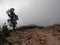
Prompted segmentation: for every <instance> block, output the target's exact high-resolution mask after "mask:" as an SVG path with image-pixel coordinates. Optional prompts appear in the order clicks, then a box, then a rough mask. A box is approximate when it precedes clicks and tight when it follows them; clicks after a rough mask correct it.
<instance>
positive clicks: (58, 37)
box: [7, 25, 60, 45]
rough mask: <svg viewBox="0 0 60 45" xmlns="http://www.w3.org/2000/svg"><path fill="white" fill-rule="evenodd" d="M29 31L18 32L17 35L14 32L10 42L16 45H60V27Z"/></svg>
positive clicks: (11, 34) (9, 39) (9, 38)
mask: <svg viewBox="0 0 60 45" xmlns="http://www.w3.org/2000/svg"><path fill="white" fill-rule="evenodd" d="M27 30H29V31H27ZM27 30H26V31H24V32H23V31H19V30H16V32H17V34H16V33H15V32H14V31H12V32H11V33H10V36H9V37H7V39H8V41H9V42H12V43H14V44H15V45H60V25H53V26H49V27H46V28H44V29H39V28H34V29H27Z"/></svg>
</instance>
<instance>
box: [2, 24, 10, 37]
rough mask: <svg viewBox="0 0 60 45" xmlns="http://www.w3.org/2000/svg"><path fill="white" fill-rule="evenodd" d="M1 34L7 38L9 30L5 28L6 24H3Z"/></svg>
mask: <svg viewBox="0 0 60 45" xmlns="http://www.w3.org/2000/svg"><path fill="white" fill-rule="evenodd" d="M2 32H3V33H4V35H5V36H6V37H7V36H9V30H8V28H7V25H6V23H4V25H3V27H2Z"/></svg>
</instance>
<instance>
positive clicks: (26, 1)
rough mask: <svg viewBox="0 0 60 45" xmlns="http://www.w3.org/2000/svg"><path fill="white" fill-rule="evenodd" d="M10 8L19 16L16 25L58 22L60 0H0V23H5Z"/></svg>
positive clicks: (41, 24) (59, 19) (59, 22)
mask: <svg viewBox="0 0 60 45" xmlns="http://www.w3.org/2000/svg"><path fill="white" fill-rule="evenodd" d="M10 8H15V13H16V14H17V15H18V17H19V21H18V24H17V26H22V25H29V24H36V25H40V26H47V25H52V24H56V23H58V24H60V0H0V25H3V24H4V22H6V23H7V19H8V18H9V17H8V15H7V14H6V11H7V10H8V9H10Z"/></svg>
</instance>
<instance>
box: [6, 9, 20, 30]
mask: <svg viewBox="0 0 60 45" xmlns="http://www.w3.org/2000/svg"><path fill="white" fill-rule="evenodd" d="M6 13H7V14H8V16H9V18H10V19H8V20H7V21H8V23H9V25H10V26H11V27H13V30H15V27H16V24H17V20H19V19H18V16H17V15H16V14H15V13H14V8H11V9H10V10H8V11H6Z"/></svg>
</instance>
